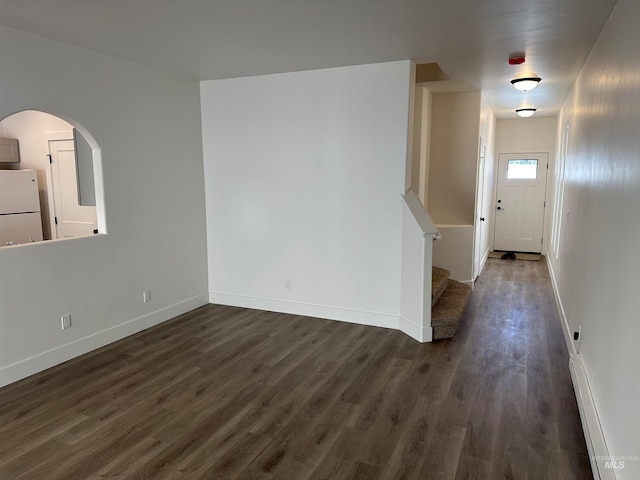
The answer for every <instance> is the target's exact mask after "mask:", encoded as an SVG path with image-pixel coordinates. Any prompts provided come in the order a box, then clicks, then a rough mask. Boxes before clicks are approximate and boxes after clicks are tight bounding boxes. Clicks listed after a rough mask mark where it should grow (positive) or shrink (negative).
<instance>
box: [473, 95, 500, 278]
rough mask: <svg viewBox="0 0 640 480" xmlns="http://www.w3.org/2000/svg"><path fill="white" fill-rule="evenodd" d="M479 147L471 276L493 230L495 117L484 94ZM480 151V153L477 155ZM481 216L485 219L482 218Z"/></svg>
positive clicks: (484, 258)
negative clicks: (482, 156) (480, 158)
mask: <svg viewBox="0 0 640 480" xmlns="http://www.w3.org/2000/svg"><path fill="white" fill-rule="evenodd" d="M479 147H480V148H482V147H484V162H482V161H480V160H479V161H478V174H477V188H476V216H475V219H474V220H475V226H474V228H475V232H474V277H475V276H477V275H479V274H480V273H481V272H482V269H483V268H484V264H485V262H486V261H487V258H488V257H489V252H490V251H491V239H492V232H493V218H494V213H495V210H494V209H493V187H494V184H495V183H494V171H495V150H496V116H495V115H494V113H493V111H492V110H491V108H490V107H489V104H488V103H487V101H486V99H485V98H484V96H483V97H482V99H481V104H480V146H479ZM481 153H482V152H479V155H480V154H481ZM480 218H484V221H481V220H480Z"/></svg>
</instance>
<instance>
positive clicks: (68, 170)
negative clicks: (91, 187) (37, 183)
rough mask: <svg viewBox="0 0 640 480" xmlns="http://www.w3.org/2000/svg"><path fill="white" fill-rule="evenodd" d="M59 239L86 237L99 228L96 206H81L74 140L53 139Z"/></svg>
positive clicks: (53, 176) (55, 199)
mask: <svg viewBox="0 0 640 480" xmlns="http://www.w3.org/2000/svg"><path fill="white" fill-rule="evenodd" d="M49 154H50V155H51V178H52V186H53V200H54V206H55V217H56V220H57V222H56V225H55V227H56V232H57V238H67V237H86V236H89V235H93V231H94V229H96V228H97V222H96V207H92V206H84V205H80V203H79V201H78V176H77V170H76V156H75V150H74V144H73V139H69V140H49Z"/></svg>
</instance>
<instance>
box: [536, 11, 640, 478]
mask: <svg viewBox="0 0 640 480" xmlns="http://www.w3.org/2000/svg"><path fill="white" fill-rule="evenodd" d="M638 18H640V3H638V2H637V1H634V0H620V1H619V2H618V5H617V7H616V9H615V10H614V12H613V14H612V16H611V19H610V20H609V23H608V24H607V26H606V27H605V29H604V31H603V33H602V35H601V37H600V39H599V40H598V42H597V44H596V46H595V47H594V49H593V52H592V53H591V56H590V57H589V60H588V61H587V63H586V65H585V67H584V69H583V71H582V73H581V74H580V76H579V77H578V80H577V82H576V84H575V86H574V88H573V90H572V91H571V93H570V95H569V97H568V98H567V100H566V102H565V104H564V107H563V109H562V111H561V117H560V121H559V132H560V135H564V132H565V131H566V127H567V126H568V127H569V138H568V145H567V148H566V158H565V165H564V167H565V171H564V203H563V205H562V208H561V210H560V211H559V212H558V215H559V217H558V218H559V220H560V223H559V226H560V227H561V236H560V238H559V241H558V242H555V243H552V244H551V245H550V247H549V250H550V251H549V259H550V263H551V266H552V271H553V274H554V277H555V281H556V284H557V288H558V292H559V295H560V299H561V302H562V306H563V308H564V312H565V314H566V322H567V323H568V329H569V331H573V330H576V329H577V328H578V326H579V325H581V326H582V340H581V342H580V343H577V342H573V341H570V350H571V351H575V350H579V352H580V356H581V357H582V361H583V363H584V366H585V370H586V373H587V377H588V379H589V385H590V388H591V393H592V395H593V400H594V402H595V406H596V410H597V413H598V417H599V420H600V423H601V426H602V430H603V433H604V436H605V439H606V443H607V446H608V449H609V454H610V455H612V456H617V457H623V456H633V457H635V458H636V460H630V461H629V460H627V461H626V462H625V466H624V469H617V470H616V471H615V474H616V476H617V478H618V479H619V480H625V479H637V478H640V460H638V459H637V457H638V456H640V423H639V420H638V418H639V414H638V405H640V381H639V380H638V361H637V357H638V353H637V352H638V339H639V338H640V320H639V316H638V311H639V304H638V272H639V271H640V248H638V239H640V222H638V218H639V217H638V208H639V206H640V161H639V160H638V158H639V154H640V135H639V134H638V132H640V89H638V81H639V79H640V57H639V56H638V53H637V45H638V44H640V29H638V26H637V20H638ZM561 150H562V151H561V155H562V153H563V150H564V148H563V149H561ZM559 161H561V158H559ZM562 187H563V186H562V184H561V185H560V188H559V189H558V192H557V193H558V194H560V193H561V192H562V190H563V188H562Z"/></svg>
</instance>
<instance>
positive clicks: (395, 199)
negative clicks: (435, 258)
mask: <svg viewBox="0 0 640 480" xmlns="http://www.w3.org/2000/svg"><path fill="white" fill-rule="evenodd" d="M410 86H411V63H410V62H408V61H402V62H393V63H385V64H376V65H363V66H356V67H345V68H333V69H326V70H316V71H309V72H298V73H289V74H279V75H266V76H258V77H250V78H239V79H231V80H216V81H208V82H203V83H202V85H201V96H202V125H203V144H204V162H205V181H206V193H207V231H208V236H207V238H208V245H209V289H210V299H211V301H212V302H214V303H226V304H234V305H242V306H249V307H254V308H260V309H272V310H277V311H283V312H293V313H299V314H306V315H313V316H318V317H325V318H334V319H339V320H347V321H352V322H362V323H367V324H372V325H384V326H393V327H396V328H397V322H398V316H399V314H400V270H401V235H402V201H401V194H403V193H404V189H405V179H406V177H405V169H406V162H407V131H408V122H409V97H410ZM288 281H290V282H291V289H290V290H289V289H287V288H286V282H288Z"/></svg>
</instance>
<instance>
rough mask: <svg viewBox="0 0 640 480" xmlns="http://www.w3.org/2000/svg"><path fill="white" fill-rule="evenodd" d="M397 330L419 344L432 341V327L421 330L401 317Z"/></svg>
mask: <svg viewBox="0 0 640 480" xmlns="http://www.w3.org/2000/svg"><path fill="white" fill-rule="evenodd" d="M399 330H400V331H401V332H403V333H405V334H407V335H409V336H410V337H411V338H413V339H414V340H417V341H418V342H420V343H426V342H432V341H433V327H431V326H429V327H427V328H422V327H420V326H418V325H416V324H415V323H413V322H411V321H410V320H408V319H406V318H404V317H402V316H401V317H400V327H399Z"/></svg>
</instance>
